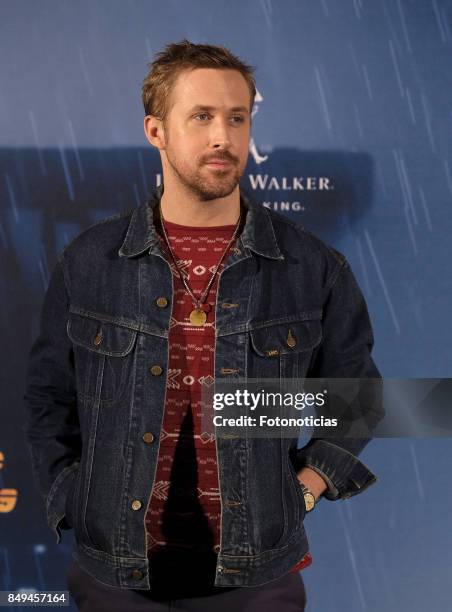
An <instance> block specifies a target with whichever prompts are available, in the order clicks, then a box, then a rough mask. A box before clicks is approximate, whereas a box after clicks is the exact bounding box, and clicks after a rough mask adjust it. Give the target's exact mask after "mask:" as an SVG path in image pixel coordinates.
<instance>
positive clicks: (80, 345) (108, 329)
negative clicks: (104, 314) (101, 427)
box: [67, 312, 137, 402]
mask: <svg viewBox="0 0 452 612" xmlns="http://www.w3.org/2000/svg"><path fill="white" fill-rule="evenodd" d="M67 333H68V336H69V338H70V339H71V341H72V343H73V346H74V358H75V372H76V383H77V392H78V394H79V395H81V396H83V397H84V398H86V399H95V400H99V401H101V402H115V401H118V400H119V399H121V398H122V397H123V395H124V392H125V390H126V389H127V386H128V384H129V383H130V380H131V378H132V373H133V358H134V351H133V350H132V349H133V348H134V345H135V341H136V337H137V331H136V330H134V329H130V328H128V327H124V326H122V325H118V324H115V323H110V322H105V321H103V320H101V319H96V318H93V317H88V316H86V315H81V314H78V313H74V312H70V313H69V319H68V322H67Z"/></svg>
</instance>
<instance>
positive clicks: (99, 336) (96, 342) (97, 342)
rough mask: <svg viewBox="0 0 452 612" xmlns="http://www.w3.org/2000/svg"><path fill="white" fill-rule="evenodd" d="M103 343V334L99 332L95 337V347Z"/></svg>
mask: <svg viewBox="0 0 452 612" xmlns="http://www.w3.org/2000/svg"><path fill="white" fill-rule="evenodd" d="M101 342H102V332H98V333H97V334H96V335H95V336H94V345H95V346H99V344H100V343H101Z"/></svg>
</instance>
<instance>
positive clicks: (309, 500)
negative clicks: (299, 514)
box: [304, 493, 315, 512]
mask: <svg viewBox="0 0 452 612" xmlns="http://www.w3.org/2000/svg"><path fill="white" fill-rule="evenodd" d="M304 505H305V506H306V512H310V511H311V510H312V509H313V508H314V506H315V497H314V495H313V494H312V493H305V494H304Z"/></svg>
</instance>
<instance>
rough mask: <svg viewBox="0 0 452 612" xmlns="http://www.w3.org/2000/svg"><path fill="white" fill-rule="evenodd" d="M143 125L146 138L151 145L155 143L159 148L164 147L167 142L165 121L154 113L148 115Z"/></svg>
mask: <svg viewBox="0 0 452 612" xmlns="http://www.w3.org/2000/svg"><path fill="white" fill-rule="evenodd" d="M143 127H144V133H145V135H146V138H147V140H148V141H149V142H150V143H151V145H154V147H157V149H164V148H165V144H166V143H165V130H164V128H163V121H162V120H161V119H159V118H158V117H155V116H154V115H146V116H145V118H144V123H143Z"/></svg>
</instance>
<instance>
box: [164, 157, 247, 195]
mask: <svg viewBox="0 0 452 612" xmlns="http://www.w3.org/2000/svg"><path fill="white" fill-rule="evenodd" d="M166 157H167V160H168V164H169V165H170V166H171V169H172V170H173V172H174V173H175V174H176V175H177V177H178V178H179V180H180V181H181V183H182V184H183V186H184V187H185V189H186V190H187V191H189V192H191V193H192V194H193V195H194V196H196V198H197V199H199V200H201V201H206V202H207V201H209V200H216V199H218V198H225V197H226V196H228V195H230V194H231V193H232V192H233V191H234V189H235V188H236V187H237V185H238V184H239V180H240V177H241V176H242V174H241V173H240V172H239V170H238V169H237V166H235V165H234V170H233V175H232V176H231V175H230V172H231V170H230V169H228V170H227V172H225V173H218V174H219V176H218V177H217V179H216V181H215V183H212V184H209V183H208V182H207V181H206V180H205V179H204V178H203V177H202V176H201V174H200V173H199V172H196V173H195V174H194V175H193V176H191V177H190V179H187V178H186V177H185V176H183V175H182V174H181V173H180V172H179V170H178V169H177V167H176V166H175V165H174V164H173V163H172V162H171V160H170V158H169V156H168V154H167V156H166Z"/></svg>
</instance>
